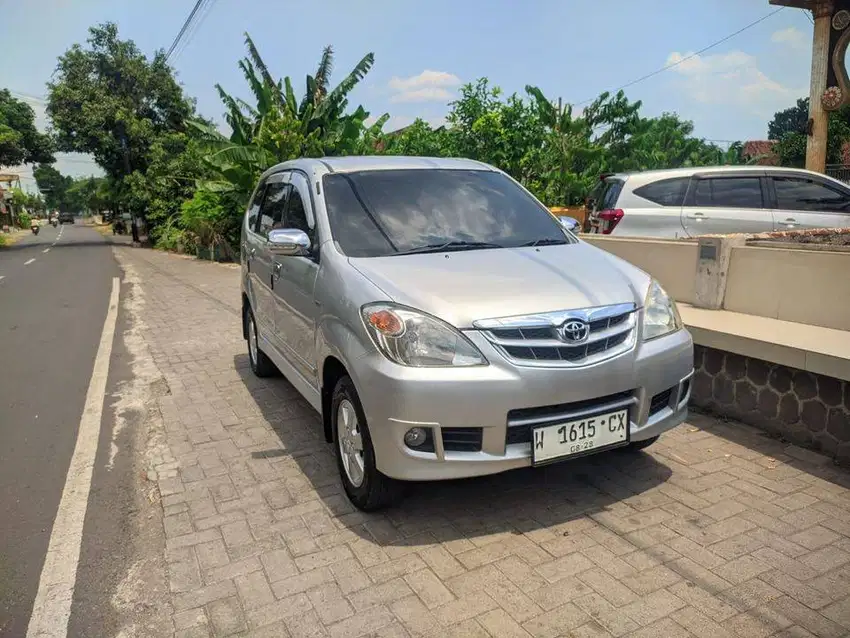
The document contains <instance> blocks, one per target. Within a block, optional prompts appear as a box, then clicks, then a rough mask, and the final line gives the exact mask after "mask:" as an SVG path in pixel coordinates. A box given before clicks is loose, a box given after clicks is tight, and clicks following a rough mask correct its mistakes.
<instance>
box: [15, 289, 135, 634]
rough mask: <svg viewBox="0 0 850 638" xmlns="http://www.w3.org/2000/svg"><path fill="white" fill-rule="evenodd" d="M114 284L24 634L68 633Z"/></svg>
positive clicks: (111, 329)
mask: <svg viewBox="0 0 850 638" xmlns="http://www.w3.org/2000/svg"><path fill="white" fill-rule="evenodd" d="M120 285H121V284H120V282H119V281H118V278H117V277H115V278H113V279H112V294H111V296H110V297H109V310H108V311H107V313H106V321H105V322H104V324H103V332H102V333H101V335H100V345H99V346H98V348H97V355H96V356H95V360H94V369H93V370H92V375H91V380H90V381H89V388H88V391H87V392H86V403H85V407H84V408H83V414H82V417H81V418H80V429H79V430H78V431H77V443H76V446H75V447H74V455H73V456H72V457H71V465H70V466H69V467H68V475H67V477H66V478H65V488H64V489H63V490H62V500H61V501H59V509H58V510H57V512H56V519H55V520H54V521H53V531H52V532H51V533H50V544H49V545H48V547H47V555H46V556H45V558H44V567H43V568H42V570H41V578H39V581H38V592H37V593H36V596H35V602H34V604H33V613H32V616H31V617H30V622H29V627H28V628H27V638H36V637H37V638H66V636H67V635H68V619H69V618H70V616H71V600H72V599H73V596H74V585H75V584H76V581H77V565H78V564H79V561H80V546H81V545H82V540H83V523H84V522H85V518H86V508H87V506H88V500H89V492H90V491H91V479H92V471H93V469H94V461H95V456H96V455H97V443H98V440H99V438H100V420H101V416H102V413H103V402H104V399H105V395H106V379H107V377H108V375H109V358H110V356H111V355H112V341H113V339H114V338H115V323H116V321H117V318H118V293H119V290H120Z"/></svg>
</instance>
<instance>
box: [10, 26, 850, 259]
mask: <svg viewBox="0 0 850 638" xmlns="http://www.w3.org/2000/svg"><path fill="white" fill-rule="evenodd" d="M245 48H246V55H245V57H244V58H243V59H242V60H239V61H238V62H237V64H238V66H239V68H240V69H241V71H242V74H243V75H244V78H245V84H246V86H247V91H245V90H244V87H243V90H242V91H239V94H242V95H247V96H250V98H249V99H243V98H241V97H238V96H237V93H235V92H233V89H232V87H222V86H220V85H216V89H217V91H218V94H219V96H220V98H221V101H222V109H223V119H224V122H225V124H226V126H219V125H216V124H215V123H214V122H213V121H211V120H209V119H206V118H205V117H203V116H202V115H201V114H199V113H198V112H197V110H196V108H195V102H194V100H193V99H192V98H191V96H188V95H186V94H185V92H184V90H183V88H182V87H181V86H180V84H179V83H178V82H177V81H176V79H175V75H174V70H173V69H172V68H171V67H170V66H169V65H168V63H167V61H166V56H165V53H164V52H163V51H159V52H157V53H156V54H155V55H154V56H153V57H150V58H149V57H147V56H145V55H144V54H143V53H142V52H141V51H140V50H139V49H138V48H137V47H136V45H135V44H134V43H133V42H132V41H129V40H122V39H121V38H120V37H119V34H118V29H117V27H116V26H115V25H114V24H110V23H106V24H102V25H98V26H95V27H92V28H91V29H90V30H89V37H88V39H87V41H86V42H85V43H84V44H76V45H74V46H72V47H71V48H70V49H68V51H66V52H65V53H64V54H63V55H62V56H60V58H59V60H58V64H57V68H56V71H55V73H54V74H53V76H52V79H51V81H50V82H49V83H48V85H47V88H48V100H47V113H48V116H49V117H50V120H51V124H52V131H51V137H49V138H48V137H46V136H45V137H37V136H36V137H34V136H33V131H34V128H33V130H29V128H27V131H26V135H19V136H18V138H14V136H13V137H11V138H10V137H9V136H8V134H7V133H5V132H4V131H5V130H6V129H4V128H3V126H4V120H3V119H2V118H3V116H2V113H3V111H2V109H3V108H6V109H7V110H8V109H9V108H10V107H8V106H5V107H4V106H3V105H4V104H6V105H8V104H12V103H13V102H14V98H13V97H12V96H11V95H10V94H9V93H8V91H6V92H0V166H2V165H9V162H12V163H20V162H21V161H28V162H30V163H34V164H38V166H37V168H36V169H35V177H36V180H37V182H38V186H39V189H40V190H41V191H42V192H43V193H44V197H43V200H42V198H38V199H39V200H42V201H41V202H36V201H32V202H28V203H27V204H26V205H27V207H28V208H31V209H32V210H35V211H38V210H41V209H40V208H39V206H41V207H42V208H43V207H44V206H46V207H48V208H50V209H53V208H59V209H73V210H75V211H80V210H89V211H93V212H96V211H102V210H112V211H115V212H120V213H131V214H133V215H136V216H140V217H144V218H145V220H146V222H147V227H148V229H149V232H150V237H151V239H152V240H153V241H154V243H156V244H158V245H159V246H160V247H163V248H166V249H171V250H177V249H180V250H187V251H191V252H195V253H204V254H210V255H220V256H224V257H227V256H232V255H233V249H232V246H233V245H234V242H235V241H236V239H237V234H238V227H239V221H240V218H241V214H242V211H243V210H244V207H245V205H246V204H247V201H248V198H249V197H250V194H251V191H252V189H253V187H254V185H255V184H256V181H257V179H258V177H259V176H260V174H261V173H262V172H263V171H264V170H266V169H267V168H269V167H270V166H272V165H274V164H276V163H278V162H281V161H284V160H287V159H292V158H296V157H303V156H307V157H320V156H323V155H327V156H334V155H352V154H354V155H363V154H391V155H402V154H404V155H426V156H437V157H456V156H462V157H468V158H472V159H477V160H481V161H483V162H487V163H490V164H493V165H495V166H498V167H500V168H501V169H503V170H505V171H506V172H508V173H509V174H510V175H512V176H513V177H514V178H516V179H517V180H518V181H520V182H521V183H522V184H523V185H525V186H526V187H527V188H528V189H529V190H531V191H532V192H533V193H534V194H535V195H537V197H539V198H540V199H541V200H542V201H543V202H544V203H546V205H548V206H552V207H555V206H575V205H578V204H581V203H582V202H583V201H584V198H585V196H586V195H587V193H588V192H589V190H590V189H591V188H592V186H593V184H594V183H595V182H596V180H597V179H598V178H599V175H600V174H601V173H605V172H614V171H635V170H646V169H653V168H673V167H680V166H692V165H717V164H743V163H748V162H752V161H754V160H757V159H758V158H751V157H744V155H743V144H742V143H740V142H736V143H733V144H731V145H730V146H729V147H728V148H721V147H720V146H718V145H716V144H713V143H710V142H708V141H706V140H703V139H701V138H698V137H696V136H694V133H693V131H694V127H693V123H692V122H689V121H687V120H683V119H681V118H680V117H679V116H678V115H677V114H675V113H663V114H661V115H659V116H655V117H648V116H646V115H645V114H644V113H643V112H642V104H641V102H640V101H631V100H629V98H628V97H627V96H626V95H625V93H623V92H622V91H619V92H617V93H607V92H606V93H602V94H601V95H599V96H598V97H597V98H596V99H594V100H592V101H591V102H589V103H587V104H584V105H572V104H568V103H565V102H563V100H561V99H560V98H557V99H556V98H555V97H554V96H553V95H547V93H546V92H545V90H544V89H543V88H541V87H536V86H526V87H525V89H524V91H523V92H521V93H513V94H510V95H507V94H505V93H504V92H503V91H502V90H501V89H500V88H499V87H498V86H494V85H493V84H491V82H490V81H489V80H488V78H486V77H484V78H479V79H477V80H475V81H473V82H470V83H468V84H465V85H463V86H462V87H460V90H459V92H458V96H457V98H456V99H455V100H454V101H452V102H450V103H449V104H448V107H449V111H448V114H447V116H446V121H445V124H444V125H442V126H437V127H434V126H432V125H430V124H429V123H428V122H425V121H423V120H416V121H415V122H414V123H413V124H411V125H410V126H408V127H405V128H404V129H401V130H399V131H385V130H384V127H385V125H386V123H387V121H388V120H389V117H390V115H389V114H387V113H383V114H371V113H370V112H369V111H367V110H366V108H364V107H363V106H361V105H357V106H354V105H352V104H350V103H349V96H350V94H351V91H352V90H353V89H354V88H355V87H356V86H357V85H358V83H360V82H361V81H362V80H363V78H364V77H366V76H367V74H368V73H369V71H370V70H371V69H372V67H373V65H374V64H375V63H376V61H375V56H374V55H373V54H372V53H367V54H366V55H364V56H363V57H362V59H361V60H360V61H359V62H358V63H357V64H356V65H355V66H354V67H353V68H352V69H350V70H347V72H346V73H344V74H342V75H336V74H335V73H334V71H335V69H334V51H333V48H332V47H330V46H328V47H326V48H325V49H324V50H323V51H321V53H320V55H319V62H318V64H317V66H316V70H315V72H314V73H313V74H312V75H308V76H306V77H305V78H303V79H302V80H300V81H299V80H298V79H297V78H291V77H289V76H280V75H277V74H276V71H275V70H274V69H273V68H272V67H270V66H269V65H268V64H267V63H266V61H265V60H264V59H263V57H262V56H261V54H260V52H259V50H258V48H257V46H256V45H255V43H254V42H253V40H252V39H251V38H250V36H249V35H248V34H246V35H245ZM332 76H335V77H332ZM10 100H11V101H10ZM24 106H25V107H26V108H29V107H28V106H26V105H25V104H24ZM807 109H808V104H807V102H806V101H805V100H801V101H799V102H798V103H797V105H795V106H794V107H792V108H790V109H787V110H786V111H781V112H779V113H777V114H776V116H775V117H774V119H773V121H771V123H770V125H769V136H770V138H771V139H774V140H776V141H777V146H776V149H777V152H778V155H779V157H780V158H781V160H782V162H783V163H785V164H788V165H798V164H799V163H800V162H801V161H802V158H804V156H805V123H806V121H807V117H808V116H807ZM13 110H15V113H18V110H20V109H18V108H17V106H16V107H15V109H13ZM30 111H31V110H30ZM848 116H850V112H845V111H840V112H839V113H837V114H834V116H833V117H834V122H833V123H832V124H831V127H830V135H831V140H830V157H832V158H836V157H838V156H839V155H840V153H841V148H842V145H843V144H844V142H845V140H847V139H850V124H848V123H850V118H849V117H848ZM16 117H17V118H18V120H17V121H22V122H24V123H26V117H25V116H24V117H23V118H21V117H20V116H19V115H18V116H16ZM8 119H9V118H8V117H7V118H6V120H8ZM6 126H7V128H8V126H9V125H8V124H6ZM27 126H28V125H27ZM35 133H36V134H38V132H37V131H35ZM4 135H6V137H5V138H4V137H3V136H4ZM38 135H40V134H38ZM26 136H29V137H28V139H29V140H30V142H26V143H24V142H22V141H21V140H23V139H24V137H26ZM6 139H10V140H12V142H11V144H12V146H10V148H12V150H11V151H6V150H5V146H4V144H6V142H5V141H4V140H6ZM15 140H18V141H17V142H15ZM14 143H18V144H19V145H21V144H24V147H26V144H29V146H30V147H31V148H29V150H26V149H25V150H21V149H18V150H14V148H13V147H14ZM54 151H61V152H80V153H89V154H91V155H92V156H93V157H94V159H95V161H96V162H97V163H98V165H99V166H100V167H101V168H102V169H103V171H104V173H105V177H102V178H86V179H80V180H73V179H71V178H70V177H66V176H62V175H61V174H59V172H58V171H56V170H55V169H54V168H53V167H52V166H50V163H51V162H52V159H53V158H52V153H53V152H54ZM4 153H5V154H4Z"/></svg>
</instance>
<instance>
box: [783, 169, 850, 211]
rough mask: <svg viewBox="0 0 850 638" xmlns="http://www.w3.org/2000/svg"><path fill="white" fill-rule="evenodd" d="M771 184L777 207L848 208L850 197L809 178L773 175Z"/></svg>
mask: <svg viewBox="0 0 850 638" xmlns="http://www.w3.org/2000/svg"><path fill="white" fill-rule="evenodd" d="M773 186H774V189H775V190H776V207H777V208H781V209H785V210H807V211H821V212H824V211H825V212H840V213H846V212H848V209H850V197H848V196H847V195H846V194H845V193H842V192H841V191H839V190H838V189H837V188H830V187H829V186H826V185H825V184H820V183H818V182H815V181H813V180H810V179H801V178H799V177H774V178H773Z"/></svg>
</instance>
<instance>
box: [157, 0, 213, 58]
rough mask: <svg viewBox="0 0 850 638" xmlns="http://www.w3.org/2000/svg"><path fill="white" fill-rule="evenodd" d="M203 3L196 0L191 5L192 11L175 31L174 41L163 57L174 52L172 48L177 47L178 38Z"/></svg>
mask: <svg viewBox="0 0 850 638" xmlns="http://www.w3.org/2000/svg"><path fill="white" fill-rule="evenodd" d="M203 3H204V0H197V1H196V2H195V6H194V7H192V11H191V12H190V13H189V17H188V18H186V21H185V22H184V23H183V26H182V27H181V28H180V31H179V32H178V33H177V36H176V37H175V38H174V42H172V43H171V46H170V47H169V48H168V53H166V54H165V59H166V60H168V58H170V57H171V54H172V53H173V52H174V49H176V48H177V45H178V44H179V43H180V40H181V39H182V38H183V35H184V34H185V33H186V29H188V28H189V24H190V23H191V22H192V20H194V18H195V14H196V13H197V12H198V9H200V7H201V5H202V4H203Z"/></svg>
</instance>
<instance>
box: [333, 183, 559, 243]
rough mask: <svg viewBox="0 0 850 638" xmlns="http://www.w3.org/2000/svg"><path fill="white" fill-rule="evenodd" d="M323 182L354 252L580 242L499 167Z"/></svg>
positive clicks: (340, 237) (338, 234)
mask: <svg viewBox="0 0 850 638" xmlns="http://www.w3.org/2000/svg"><path fill="white" fill-rule="evenodd" d="M322 183H323V185H324V195H325V203H326V205H327V210H328V219H329V221H330V226H331V232H332V233H333V236H334V240H335V241H336V242H337V244H338V246H339V248H340V249H341V250H342V252H343V253H344V254H346V255H348V256H349V257H382V256H386V255H396V254H401V253H406V252H429V251H431V252H436V251H444V250H445V251H447V250H484V249H492V248H508V247H510V248H514V247H518V246H531V245H537V246H544V245H548V244H565V243H571V242H572V241H574V240H573V239H572V238H571V237H570V236H569V234H568V233H566V232H565V231H564V229H563V228H562V227H561V225H560V224H559V223H558V222H557V220H556V219H555V218H554V217H553V216H552V215H551V214H549V212H548V211H547V210H546V209H545V208H543V207H542V206H541V205H540V204H539V203H538V202H537V201H535V200H534V199H533V198H532V197H530V196H529V195H528V194H527V193H526V192H525V191H523V190H522V189H521V188H520V187H519V186H517V185H516V184H515V183H514V182H513V181H511V180H510V179H509V178H507V177H505V176H504V175H502V174H501V173H496V172H493V171H480V170H447V169H408V170H387V171H362V172H355V173H332V174H330V175H325V177H324V179H323V182H322Z"/></svg>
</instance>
